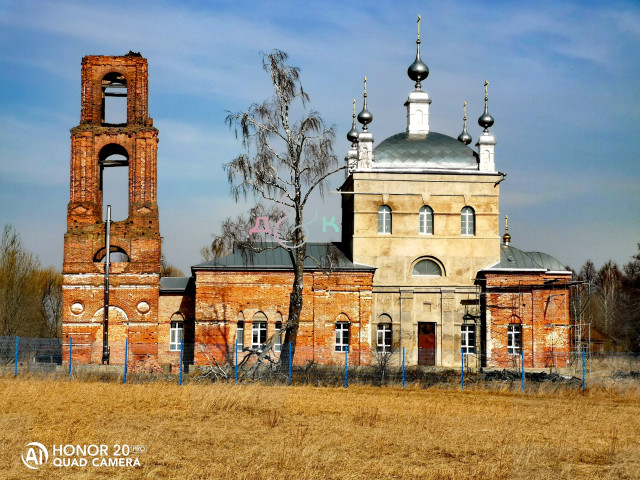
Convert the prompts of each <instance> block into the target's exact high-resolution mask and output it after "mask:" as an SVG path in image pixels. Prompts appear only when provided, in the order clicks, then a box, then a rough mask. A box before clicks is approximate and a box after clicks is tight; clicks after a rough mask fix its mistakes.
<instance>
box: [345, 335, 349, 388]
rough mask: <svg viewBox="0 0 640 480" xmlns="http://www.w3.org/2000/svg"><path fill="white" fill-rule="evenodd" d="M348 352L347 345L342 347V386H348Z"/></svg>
mask: <svg viewBox="0 0 640 480" xmlns="http://www.w3.org/2000/svg"><path fill="white" fill-rule="evenodd" d="M348 354H349V345H347V346H346V347H345V349H344V388H348V387H349V380H348V378H347V375H348V374H347V371H348V370H347V363H348V357H347V355H348Z"/></svg>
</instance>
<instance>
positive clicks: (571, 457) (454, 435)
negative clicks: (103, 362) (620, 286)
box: [0, 377, 640, 480]
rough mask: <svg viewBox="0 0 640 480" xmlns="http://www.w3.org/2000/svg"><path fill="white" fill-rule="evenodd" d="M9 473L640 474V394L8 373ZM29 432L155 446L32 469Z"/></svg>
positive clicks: (4, 428) (1, 409) (39, 438)
mask: <svg viewBox="0 0 640 480" xmlns="http://www.w3.org/2000/svg"><path fill="white" fill-rule="evenodd" d="M0 399H1V402H0V432H1V433H0V436H1V441H0V452H1V454H0V472H1V473H0V476H1V477H2V478H5V479H25V478H46V479H57V478H91V479H100V478H187V479H201V478H203V479H217V478H220V479H222V478H225V479H231V478H238V479H259V478H265V479H280V478H283V479H284V478H286V479H324V478H335V479H360V478H366V479H369V478H372V479H377V478H408V479H418V478H420V479H467V478H471V479H509V478H517V479H536V480H542V479H563V478H567V479H575V478H581V479H605V478H611V479H614V478H615V479H625V478H640V391H638V389H637V387H630V388H627V389H626V390H624V391H615V390H612V389H595V390H591V391H587V393H586V394H584V395H583V394H581V393H579V392H576V391H557V392H553V393H547V394H544V393H536V394H531V393H530V394H526V395H524V394H520V393H512V392H501V391H487V390H485V391H482V390H475V391H473V390H472V391H465V392H461V391H459V390H453V389H427V390H425V389H417V388H411V389H407V390H402V389H399V388H375V387H359V386H353V387H350V388H349V389H348V390H345V389H340V388H320V387H308V386H304V387H286V386H273V387H266V386H261V385H255V384H254V385H240V386H235V385H229V384H207V385H204V384H189V385H185V386H182V387H179V386H177V385H173V384H166V383H161V382H156V383H147V384H128V385H122V384H117V383H101V382H88V381H72V382H68V381H66V382H65V381H52V380H43V379H40V380H39V379H29V378H22V379H20V378H18V379H14V378H10V377H4V378H0ZM29 442H40V443H42V444H44V445H45V446H47V447H48V448H49V449H50V450H51V445H54V444H55V445H61V444H62V445H64V444H74V445H76V444H81V445H82V444H106V445H109V448H112V447H113V445H114V444H128V445H146V447H147V452H146V453H143V454H136V455H135V456H136V457H137V458H138V459H139V461H140V463H141V466H140V467H129V468H127V467H94V466H91V464H89V465H88V466H86V467H69V468H64V467H55V466H53V465H52V458H51V456H50V458H49V462H48V463H47V464H46V465H43V466H42V467H41V468H40V469H39V470H29V469H28V468H26V467H25V466H24V465H23V463H22V461H21V458H20V456H21V454H23V452H25V446H26V444H27V443H29Z"/></svg>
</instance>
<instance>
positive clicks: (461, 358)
mask: <svg viewBox="0 0 640 480" xmlns="http://www.w3.org/2000/svg"><path fill="white" fill-rule="evenodd" d="M460 386H461V387H462V390H464V347H462V348H461V349H460Z"/></svg>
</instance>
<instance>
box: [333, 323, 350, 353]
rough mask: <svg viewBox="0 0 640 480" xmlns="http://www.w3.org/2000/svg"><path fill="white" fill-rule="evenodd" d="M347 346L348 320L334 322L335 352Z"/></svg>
mask: <svg viewBox="0 0 640 480" xmlns="http://www.w3.org/2000/svg"><path fill="white" fill-rule="evenodd" d="M347 348H349V322H336V352H345V351H346V350H347Z"/></svg>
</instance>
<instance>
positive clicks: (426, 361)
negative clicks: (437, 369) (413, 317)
mask: <svg viewBox="0 0 640 480" xmlns="http://www.w3.org/2000/svg"><path fill="white" fill-rule="evenodd" d="M435 364H436V324H435V323H431V322H419V323H418V365H431V366H434V365H435Z"/></svg>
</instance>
